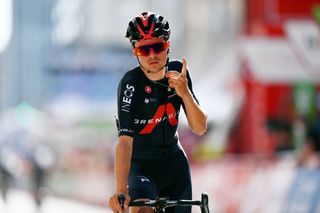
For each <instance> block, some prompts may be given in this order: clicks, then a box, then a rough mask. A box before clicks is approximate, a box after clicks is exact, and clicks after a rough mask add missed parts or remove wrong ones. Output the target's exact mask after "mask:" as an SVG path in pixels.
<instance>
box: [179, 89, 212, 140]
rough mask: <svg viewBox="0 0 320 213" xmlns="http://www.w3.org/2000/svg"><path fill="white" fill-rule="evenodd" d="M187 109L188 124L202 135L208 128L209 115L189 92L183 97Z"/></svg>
mask: <svg viewBox="0 0 320 213" xmlns="http://www.w3.org/2000/svg"><path fill="white" fill-rule="evenodd" d="M182 100H183V103H184V105H185V109H186V116H187V120H188V124H189V126H190V128H191V129H192V131H193V132H194V133H196V134H198V135H202V134H203V133H205V131H206V130H207V115H206V113H205V112H204V111H203V110H202V109H201V107H200V106H199V105H198V103H197V102H196V100H194V98H193V97H192V94H191V93H190V92H189V94H187V95H185V96H183V97H182Z"/></svg>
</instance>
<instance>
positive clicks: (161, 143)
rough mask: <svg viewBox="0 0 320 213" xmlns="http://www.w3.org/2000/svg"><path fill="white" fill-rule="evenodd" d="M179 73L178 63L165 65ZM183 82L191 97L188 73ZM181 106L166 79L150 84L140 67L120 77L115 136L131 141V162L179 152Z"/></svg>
mask: <svg viewBox="0 0 320 213" xmlns="http://www.w3.org/2000/svg"><path fill="white" fill-rule="evenodd" d="M181 69H182V63H181V62H180V61H171V62H169V64H168V70H176V71H178V72H181ZM187 80H188V86H189V89H190V91H191V93H192V95H193V96H194V94H193V91H192V82H191V78H190V75H189V73H188V72H187ZM194 98H195V96H194ZM195 100H196V101H197V99H196V98H195ZM181 105H182V106H183V107H184V105H183V101H182V99H181V98H180V97H179V96H178V95H177V94H176V92H175V90H174V89H170V88H169V87H168V79H166V78H164V79H161V80H159V81H152V80H150V79H148V78H147V77H146V76H145V74H144V73H143V71H142V70H141V68H140V66H138V67H136V68H134V69H132V70H130V71H128V72H127V73H126V74H125V75H124V76H123V78H122V79H121V81H120V83H119V87H118V118H119V129H118V131H119V136H120V135H127V136H131V137H133V153H132V159H141V158H162V157H165V156H166V155H167V154H170V153H172V152H175V151H177V150H179V149H180V146H179V143H178V133H177V125H178V119H179V113H180V107H181Z"/></svg>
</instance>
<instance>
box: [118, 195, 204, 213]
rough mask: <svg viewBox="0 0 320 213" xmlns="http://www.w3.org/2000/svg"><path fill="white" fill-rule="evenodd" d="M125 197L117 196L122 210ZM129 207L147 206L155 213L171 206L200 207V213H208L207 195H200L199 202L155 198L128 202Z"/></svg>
mask: <svg viewBox="0 0 320 213" xmlns="http://www.w3.org/2000/svg"><path fill="white" fill-rule="evenodd" d="M124 200H125V196H124V195H119V202H120V205H121V207H122V208H123V204H124ZM129 206H149V207H153V208H155V212H165V211H164V210H165V209H166V208H168V207H173V206H200V209H201V213H210V210H209V199H208V194H207V193H202V194H201V201H199V200H169V199H168V198H157V199H155V200H148V201H130V203H129Z"/></svg>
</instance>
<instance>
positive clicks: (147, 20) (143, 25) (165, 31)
mask: <svg viewBox="0 0 320 213" xmlns="http://www.w3.org/2000/svg"><path fill="white" fill-rule="evenodd" d="M126 37H127V38H128V39H129V40H130V42H131V43H132V44H134V43H135V42H137V41H139V40H141V39H149V38H153V37H162V38H163V39H164V40H165V41H167V40H169V37H170V26H169V23H168V21H167V20H165V19H164V18H163V16H161V15H158V14H155V13H151V12H142V13H141V14H140V15H138V16H136V17H134V18H133V19H132V20H131V21H130V22H129V24H128V28H127V32H126Z"/></svg>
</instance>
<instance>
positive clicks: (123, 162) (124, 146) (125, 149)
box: [114, 135, 133, 194]
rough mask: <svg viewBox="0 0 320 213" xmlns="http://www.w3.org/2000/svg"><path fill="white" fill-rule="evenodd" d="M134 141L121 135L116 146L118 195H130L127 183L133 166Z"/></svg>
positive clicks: (115, 167) (115, 164)
mask: <svg viewBox="0 0 320 213" xmlns="http://www.w3.org/2000/svg"><path fill="white" fill-rule="evenodd" d="M132 141H133V139H132V137H130V136H126V135H121V136H120V137H119V141H118V143H117V145H116V150H115V152H116V153H115V162H114V174H115V178H116V190H117V192H118V193H124V194H128V190H127V185H128V183H127V182H128V176H129V170H130V165H131V156H132Z"/></svg>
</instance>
